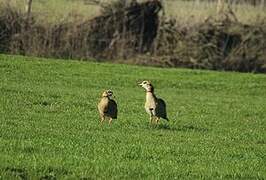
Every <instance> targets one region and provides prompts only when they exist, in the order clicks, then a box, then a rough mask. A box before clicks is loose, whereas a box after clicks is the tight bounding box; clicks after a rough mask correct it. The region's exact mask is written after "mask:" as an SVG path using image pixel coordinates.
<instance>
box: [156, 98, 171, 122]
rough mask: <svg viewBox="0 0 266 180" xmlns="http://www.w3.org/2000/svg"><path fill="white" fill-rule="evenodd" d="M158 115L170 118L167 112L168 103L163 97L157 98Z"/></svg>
mask: <svg viewBox="0 0 266 180" xmlns="http://www.w3.org/2000/svg"><path fill="white" fill-rule="evenodd" d="M156 115H157V116H158V117H161V118H163V119H166V120H168V118H167V112H166V104H165V102H164V100H163V99H160V98H158V99H157V107H156Z"/></svg>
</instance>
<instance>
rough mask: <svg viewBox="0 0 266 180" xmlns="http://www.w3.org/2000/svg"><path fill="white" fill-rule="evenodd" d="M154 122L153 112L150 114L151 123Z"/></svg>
mask: <svg viewBox="0 0 266 180" xmlns="http://www.w3.org/2000/svg"><path fill="white" fill-rule="evenodd" d="M152 123H153V115H152V114H151V115H150V124H152Z"/></svg>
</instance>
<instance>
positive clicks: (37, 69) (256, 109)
mask: <svg viewBox="0 0 266 180" xmlns="http://www.w3.org/2000/svg"><path fill="white" fill-rule="evenodd" d="M0 74H1V76H0V82H1V83H0V94H1V96H0V122H1V123H0V162H1V163H0V179H55V178H56V179H81V178H88V179H112V178H114V179H265V178H266V164H265V161H266V156H265V151H266V140H265V139H266V133H265V132H266V129H265V127H266V113H265V107H266V101H265V99H266V93H265V88H266V76H265V75H263V74H243V73H232V72H230V73H225V72H212V71H200V70H187V69H163V68H151V67H139V66H129V65H119V64H115V65H114V64H105V63H102V64H101V63H86V62H78V61H63V60H49V59H39V58H30V57H22V56H6V55H0ZM144 79H145V80H146V79H148V80H151V81H152V83H153V84H154V86H155V92H156V94H157V96H158V97H161V98H163V99H164V100H165V101H166V103H167V111H168V114H169V119H170V122H169V123H167V122H165V121H163V122H161V124H160V125H158V126H151V125H149V123H148V122H149V117H148V115H147V114H146V112H145V110H144V101H145V93H144V91H143V89H141V88H140V87H138V86H137V82H139V81H140V80H144ZM104 89H112V90H113V91H114V94H115V96H116V101H117V103H118V109H119V113H118V119H117V120H116V121H114V123H113V125H111V126H109V125H108V123H106V124H104V125H102V126H101V125H100V124H99V116H98V112H97V109H96V105H97V102H98V100H99V95H100V94H101V92H102V91H103V90H104Z"/></svg>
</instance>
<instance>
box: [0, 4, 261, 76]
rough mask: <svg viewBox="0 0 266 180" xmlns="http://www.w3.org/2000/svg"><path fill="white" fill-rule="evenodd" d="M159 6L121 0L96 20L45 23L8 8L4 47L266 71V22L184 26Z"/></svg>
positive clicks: (3, 15)
mask: <svg viewBox="0 0 266 180" xmlns="http://www.w3.org/2000/svg"><path fill="white" fill-rule="evenodd" d="M161 10H162V5H161V4H160V2H158V1H152V2H151V1H150V2H143V3H132V4H125V3H124V1H122V0H121V1H117V2H115V3H112V4H110V6H105V7H103V11H102V13H101V15H100V16H98V17H95V18H94V19H90V20H85V21H72V22H61V23H58V24H56V25H53V24H46V25H41V23H37V22H35V19H34V18H31V19H29V20H28V19H27V18H26V16H25V15H24V14H23V13H21V12H19V11H17V10H15V9H12V8H10V7H5V8H2V9H1V11H0V34H1V36H0V52H2V53H13V54H23V55H34V56H42V57H57V58H65V59H69V58H70V59H83V60H88V59H92V58H93V59H98V60H99V59H101V60H104V59H105V60H110V61H116V60H117V59H119V60H123V62H125V63H136V64H143V65H156V66H167V67H189V68H204V69H214V70H234V71H243V72H266V22H263V21H260V22H258V23H257V24H254V25H245V24H242V23H240V22H238V21H237V19H235V17H233V18H232V16H231V15H230V14H224V15H223V18H217V17H210V18H208V19H206V21H204V22H202V23H199V24H194V25H193V26H191V27H184V26H180V25H179V21H178V20H176V19H169V18H166V17H165V16H159V12H160V11H161ZM33 17H34V16H33Z"/></svg>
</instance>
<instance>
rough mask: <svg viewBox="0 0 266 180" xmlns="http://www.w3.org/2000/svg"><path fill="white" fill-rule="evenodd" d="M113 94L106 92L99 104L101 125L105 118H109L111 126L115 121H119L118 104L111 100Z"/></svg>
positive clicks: (109, 91)
mask: <svg viewBox="0 0 266 180" xmlns="http://www.w3.org/2000/svg"><path fill="white" fill-rule="evenodd" d="M112 95H113V92H112V91H111V90H107V91H104V92H103V94H102V97H101V100H100V102H99V103H98V111H99V115H100V118H101V123H102V122H103V121H104V120H105V118H109V124H111V123H112V120H113V119H117V104H116V102H115V101H114V100H113V99H111V97H112Z"/></svg>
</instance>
